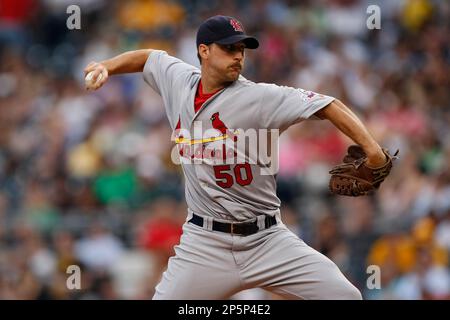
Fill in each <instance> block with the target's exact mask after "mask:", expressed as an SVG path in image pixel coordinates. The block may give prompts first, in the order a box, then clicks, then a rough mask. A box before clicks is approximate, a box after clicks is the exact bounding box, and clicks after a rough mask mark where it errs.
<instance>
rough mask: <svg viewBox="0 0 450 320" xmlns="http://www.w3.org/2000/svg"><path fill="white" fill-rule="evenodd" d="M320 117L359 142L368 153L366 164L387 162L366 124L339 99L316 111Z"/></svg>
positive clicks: (373, 164)
mask: <svg viewBox="0 0 450 320" xmlns="http://www.w3.org/2000/svg"><path fill="white" fill-rule="evenodd" d="M315 115H316V116H317V117H318V118H320V119H327V120H329V121H330V122H331V123H333V125H334V126H336V128H338V129H339V130H340V131H342V133H344V134H345V135H346V136H348V137H349V138H350V139H352V140H353V141H354V142H355V143H357V144H359V145H360V146H361V147H362V148H363V149H364V151H365V152H366V155H367V162H366V165H367V166H369V167H373V168H376V167H379V166H382V165H383V164H385V163H386V156H385V154H384V153H383V150H382V149H381V147H380V145H379V144H378V143H377V142H376V141H375V139H374V138H373V137H372V135H371V134H370V133H369V131H368V130H367V128H366V126H365V125H364V124H363V123H362V122H361V120H360V119H359V118H358V117H357V116H356V114H355V113H354V112H353V111H351V110H350V109H349V108H348V107H347V106H346V105H345V104H343V103H342V102H341V101H339V100H338V99H335V100H333V101H332V102H331V103H330V104H328V105H327V106H326V107H324V108H322V109H320V110H319V111H317V112H316V113H315Z"/></svg>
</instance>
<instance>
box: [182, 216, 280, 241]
mask: <svg viewBox="0 0 450 320" xmlns="http://www.w3.org/2000/svg"><path fill="white" fill-rule="evenodd" d="M203 220H204V219H203V218H202V217H200V216H198V215H196V214H195V213H193V214H192V218H191V219H190V220H189V221H188V222H191V223H193V224H195V225H197V226H200V227H203ZM257 223H258V222H257V221H253V222H231V223H229V222H219V221H215V220H213V225H212V229H213V230H214V231H221V232H226V233H231V234H236V235H240V236H249V235H251V234H254V233H257V232H258V231H259V227H258V224H257ZM276 224H277V219H276V218H275V217H271V216H266V218H265V220H264V226H265V229H268V228H270V227H271V226H273V225H276Z"/></svg>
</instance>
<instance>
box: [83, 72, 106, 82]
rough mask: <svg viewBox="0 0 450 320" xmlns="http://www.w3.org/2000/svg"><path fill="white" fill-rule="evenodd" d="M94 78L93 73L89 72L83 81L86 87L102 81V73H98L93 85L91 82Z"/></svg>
mask: <svg viewBox="0 0 450 320" xmlns="http://www.w3.org/2000/svg"><path fill="white" fill-rule="evenodd" d="M93 76H94V71H91V72H89V73H88V74H87V75H86V78H85V81H86V86H91V85H95V84H96V83H98V82H99V81H100V80H102V79H103V73H100V74H99V75H98V77H97V81H95V83H93V82H92V77H93Z"/></svg>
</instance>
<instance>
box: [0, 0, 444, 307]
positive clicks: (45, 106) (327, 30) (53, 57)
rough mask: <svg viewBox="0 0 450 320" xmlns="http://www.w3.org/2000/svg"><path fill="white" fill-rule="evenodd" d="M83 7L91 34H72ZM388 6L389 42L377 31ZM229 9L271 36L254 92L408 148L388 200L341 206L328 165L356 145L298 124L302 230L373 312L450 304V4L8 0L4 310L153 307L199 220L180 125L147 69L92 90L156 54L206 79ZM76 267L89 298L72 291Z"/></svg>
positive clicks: (297, 224)
mask: <svg viewBox="0 0 450 320" xmlns="http://www.w3.org/2000/svg"><path fill="white" fill-rule="evenodd" d="M72 4H78V5H79V7H80V9H81V29H79V30H77V29H75V30H69V29H68V28H67V26H66V20H67V18H68V17H69V15H70V13H67V12H66V9H67V7H68V6H69V5H72ZM371 4H377V5H378V6H379V7H380V9H381V10H380V13H381V20H380V21H381V29H374V30H370V29H368V27H367V26H366V20H367V18H368V17H369V16H370V13H367V11H366V10H367V8H368V6H369V5H371ZM214 14H224V15H230V16H234V17H236V18H238V19H239V20H241V22H242V23H243V25H244V27H245V29H246V32H247V33H248V34H252V35H255V36H256V37H257V38H258V39H259V40H260V43H261V46H260V48H259V49H258V50H255V51H252V52H248V53H246V54H247V59H246V67H245V69H244V72H243V75H244V76H245V77H246V78H247V79H250V80H252V81H255V82H274V83H276V84H279V85H289V86H293V87H300V88H304V89H307V90H313V91H317V92H320V93H323V94H327V95H331V96H335V97H337V98H339V99H340V100H341V101H343V102H344V103H345V104H347V105H348V106H349V107H350V108H351V109H352V110H354V111H355V112H356V113H357V114H358V116H359V117H360V118H361V119H362V120H363V121H364V123H366V124H367V126H368V128H369V130H370V131H371V133H372V134H373V135H374V136H375V138H376V139H377V141H379V142H380V144H381V145H383V146H384V147H386V148H388V149H390V150H391V151H395V150H396V149H400V158H399V160H398V161H397V163H396V165H395V167H394V170H393V172H392V174H391V176H389V178H388V179H387V180H386V181H385V182H384V183H383V185H382V187H381V189H380V191H379V192H378V193H377V194H376V195H372V196H369V197H363V198H356V199H350V198H344V197H333V196H330V194H329V192H328V189H327V188H328V179H329V175H328V170H329V169H330V168H331V166H332V165H334V164H336V163H338V162H339V161H340V159H341V157H342V156H343V154H344V153H345V150H346V147H347V146H348V145H349V144H350V143H351V141H350V140H349V139H348V138H346V137H345V136H343V135H342V134H340V133H339V132H338V131H337V130H336V129H335V128H334V127H333V126H332V125H331V124H330V123H328V122H325V121H305V122H303V123H302V124H300V125H296V126H293V127H291V128H290V129H289V130H288V131H287V132H285V133H284V134H283V135H282V136H281V145H280V172H279V174H278V177H277V180H278V195H279V197H280V198H281V199H282V202H283V207H282V217H283V219H284V221H285V223H286V224H287V225H288V227H289V228H291V230H292V231H294V232H295V233H296V234H298V235H299V236H300V237H301V238H303V239H304V240H305V242H306V243H308V244H309V245H311V246H312V247H314V248H315V249H317V250H319V251H320V252H322V253H324V254H325V255H327V256H328V257H330V258H331V259H332V260H333V261H334V262H335V263H336V264H337V265H338V266H339V267H340V268H341V270H342V271H343V272H344V273H345V275H346V276H347V277H348V278H349V279H350V280H351V281H352V282H353V283H354V284H355V285H356V286H357V287H358V288H359V289H360V290H361V291H362V293H363V296H364V298H366V299H450V273H449V272H450V269H449V261H448V255H449V253H450V161H449V160H448V159H450V126H449V124H450V90H449V88H450V46H449V44H450V3H449V2H448V1H439V0H394V1H392V0H380V1H366V0H317V1H312V0H310V1H308V0H305V1H292V0H291V1H289V0H278V1H275V0H272V1H270V0H260V1H258V0H254V1H216V0H197V1H196V0H178V1H175V0H173V1H162V0H129V1H107V0H83V1H75V0H42V1H38V0H0V299H149V298H151V296H152V294H153V291H154V285H155V284H156V283H157V282H158V280H159V277H160V275H161V272H162V271H163V270H164V269H165V267H166V264H167V259H168V257H170V256H171V255H172V254H173V249H172V247H173V246H174V245H175V244H177V243H178V241H179V237H180V234H181V228H180V226H181V225H182V223H183V222H184V219H185V216H186V205H185V203H184V186H183V185H184V183H183V178H182V175H181V170H180V167H179V166H176V165H174V164H173V163H172V161H171V157H170V152H171V150H172V147H173V145H172V142H171V141H170V135H171V130H170V128H169V125H168V121H167V120H166V118H165V112H164V108H163V105H162V100H161V99H160V97H159V96H158V95H157V94H156V93H155V92H153V91H152V89H150V88H149V87H148V86H147V85H146V84H145V83H144V81H143V80H142V76H141V75H140V74H130V75H124V76H116V77H112V78H110V81H109V82H108V83H107V84H106V85H105V86H104V87H103V88H102V89H101V90H99V91H96V92H86V91H85V90H84V83H83V76H84V74H83V69H84V67H85V66H86V65H87V64H88V63H89V62H90V61H101V60H103V59H106V58H109V57H112V56H114V55H117V54H119V53H122V52H124V51H127V50H134V49H139V48H156V49H162V50H166V51H167V52H169V53H170V54H172V55H175V56H177V57H179V58H181V59H182V60H184V61H186V62H188V63H191V64H194V65H196V66H198V60H197V56H196V47H195V34H196V30H197V27H198V25H199V24H200V23H201V21H203V20H204V19H206V18H207V17H209V16H212V15H214ZM70 265H78V266H79V267H80V270H81V289H80V290H69V289H68V288H67V286H66V281H67V279H68V277H69V276H70V273H67V268H68V266H70ZM371 265H375V266H378V267H379V270H380V274H379V275H380V279H379V280H380V281H379V283H378V284H377V283H376V282H377V281H375V282H374V281H372V280H370V279H369V280H370V281H368V278H369V277H370V276H371V275H372V274H373V273H370V272H369V271H368V270H369V269H367V268H368V267H369V266H371ZM370 270H372V269H370ZM368 282H370V283H372V282H374V283H375V288H373V283H372V286H371V285H368ZM235 298H258V299H259V298H268V299H272V298H276V297H274V296H271V295H269V294H267V293H265V292H263V291H258V290H254V291H251V292H247V293H243V294H242V295H238V296H236V297H235Z"/></svg>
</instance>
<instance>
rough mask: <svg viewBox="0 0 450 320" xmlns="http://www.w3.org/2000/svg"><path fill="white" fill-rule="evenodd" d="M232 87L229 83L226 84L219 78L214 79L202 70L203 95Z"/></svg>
mask: <svg viewBox="0 0 450 320" xmlns="http://www.w3.org/2000/svg"><path fill="white" fill-rule="evenodd" d="M228 85H230V83H229V82H224V81H223V80H221V79H219V78H218V77H214V76H213V75H211V74H209V73H208V72H206V71H205V70H204V69H203V68H202V91H203V94H208V93H213V92H216V91H218V90H220V89H222V88H225V87H226V86H228Z"/></svg>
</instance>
